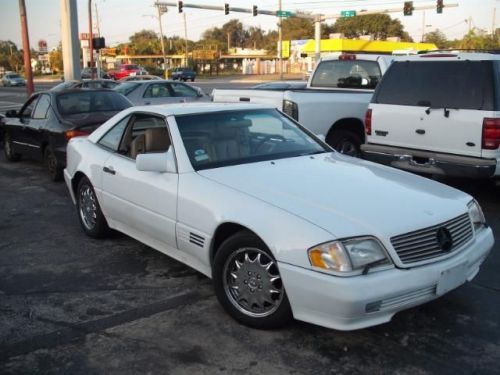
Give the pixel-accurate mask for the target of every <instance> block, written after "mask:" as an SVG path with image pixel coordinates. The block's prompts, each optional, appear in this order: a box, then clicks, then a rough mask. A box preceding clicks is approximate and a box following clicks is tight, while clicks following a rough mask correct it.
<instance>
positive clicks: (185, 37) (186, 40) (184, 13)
mask: <svg viewBox="0 0 500 375" xmlns="http://www.w3.org/2000/svg"><path fill="white" fill-rule="evenodd" d="M182 14H183V15H184V40H185V43H186V64H185V66H186V67H187V66H188V32H187V25H186V12H183V13H182Z"/></svg>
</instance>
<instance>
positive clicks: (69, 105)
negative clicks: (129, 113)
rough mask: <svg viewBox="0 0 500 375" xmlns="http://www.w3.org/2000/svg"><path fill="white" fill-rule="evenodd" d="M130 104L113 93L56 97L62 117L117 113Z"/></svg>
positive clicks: (86, 93)
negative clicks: (94, 113)
mask: <svg viewBox="0 0 500 375" xmlns="http://www.w3.org/2000/svg"><path fill="white" fill-rule="evenodd" d="M130 106H131V104H130V102H129V101H128V100H127V99H126V98H124V97H123V96H121V95H120V94H118V93H116V92H113V91H78V92H69V93H64V94H60V95H58V96H57V109H58V111H59V113H60V114H61V115H62V116H69V115H74V114H77V113H89V112H118V111H121V110H123V109H125V108H128V107H130Z"/></svg>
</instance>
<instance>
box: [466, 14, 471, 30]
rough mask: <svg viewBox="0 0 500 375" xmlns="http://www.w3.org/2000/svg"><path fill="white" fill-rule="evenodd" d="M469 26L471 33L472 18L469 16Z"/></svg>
mask: <svg viewBox="0 0 500 375" xmlns="http://www.w3.org/2000/svg"><path fill="white" fill-rule="evenodd" d="M466 21H467V24H468V27H469V33H470V32H471V31H472V17H470V16H469V18H467V20H466Z"/></svg>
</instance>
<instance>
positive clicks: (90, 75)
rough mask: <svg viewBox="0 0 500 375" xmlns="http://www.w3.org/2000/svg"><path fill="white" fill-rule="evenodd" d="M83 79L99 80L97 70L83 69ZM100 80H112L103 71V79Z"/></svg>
mask: <svg viewBox="0 0 500 375" xmlns="http://www.w3.org/2000/svg"><path fill="white" fill-rule="evenodd" d="M81 76H82V79H98V78H97V68H88V67H87V68H83V69H82V74H81ZM100 78H103V79H109V78H111V77H110V76H109V75H108V73H107V72H106V71H105V70H103V69H101V77H100Z"/></svg>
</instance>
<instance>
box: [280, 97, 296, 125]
mask: <svg viewBox="0 0 500 375" xmlns="http://www.w3.org/2000/svg"><path fill="white" fill-rule="evenodd" d="M283 112H285V113H286V114H287V115H288V116H290V117H291V118H293V119H294V120H296V121H299V107H298V106H297V103H295V102H292V101H291V100H283Z"/></svg>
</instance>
